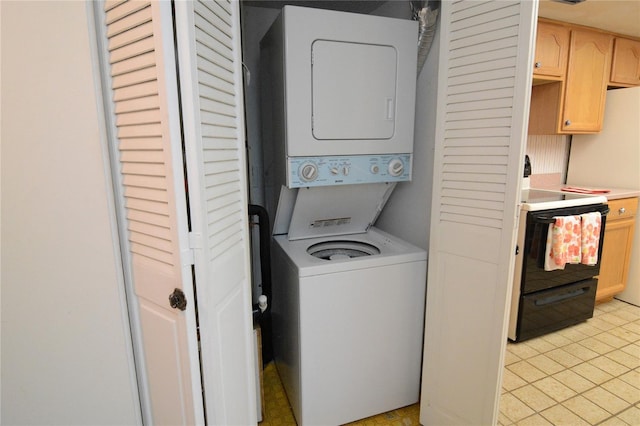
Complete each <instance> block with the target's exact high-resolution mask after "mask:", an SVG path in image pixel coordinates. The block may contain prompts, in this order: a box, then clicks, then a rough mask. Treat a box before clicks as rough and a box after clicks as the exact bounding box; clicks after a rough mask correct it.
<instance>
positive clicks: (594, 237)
mask: <svg viewBox="0 0 640 426" xmlns="http://www.w3.org/2000/svg"><path fill="white" fill-rule="evenodd" d="M580 220H581V222H582V227H581V231H582V238H581V253H582V256H581V259H580V263H582V264H584V265H591V266H593V265H595V264H596V263H598V247H599V245H600V224H601V223H602V216H601V215H600V212H592V213H585V214H582V215H580Z"/></svg>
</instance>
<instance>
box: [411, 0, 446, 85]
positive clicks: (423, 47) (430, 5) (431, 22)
mask: <svg viewBox="0 0 640 426" xmlns="http://www.w3.org/2000/svg"><path fill="white" fill-rule="evenodd" d="M425 4H426V5H425ZM411 10H412V12H413V19H414V20H415V21H418V23H419V32H418V74H420V71H421V70H422V67H423V66H424V63H425V61H426V60H427V54H428V53H429V49H431V44H432V43H433V37H434V36H435V33H436V24H437V22H438V12H439V10H440V0H428V1H424V0H423V1H412V2H411Z"/></svg>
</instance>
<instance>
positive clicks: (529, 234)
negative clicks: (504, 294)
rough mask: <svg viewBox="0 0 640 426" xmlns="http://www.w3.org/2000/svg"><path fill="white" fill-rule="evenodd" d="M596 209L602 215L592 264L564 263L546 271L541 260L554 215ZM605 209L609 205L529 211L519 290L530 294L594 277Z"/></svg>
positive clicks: (603, 227)
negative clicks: (597, 243) (598, 239)
mask: <svg viewBox="0 0 640 426" xmlns="http://www.w3.org/2000/svg"><path fill="white" fill-rule="evenodd" d="M595 211H598V212H600V214H601V215H602V222H601V226H600V244H599V245H600V247H599V249H598V262H597V263H596V264H595V265H593V266H590V265H583V264H567V265H565V267H564V269H556V270H553V271H545V269H544V260H545V250H546V244H547V235H548V232H549V225H550V224H552V223H554V219H553V218H554V217H555V216H569V215H580V214H584V213H589V212H595ZM608 212H609V207H608V206H607V205H606V204H598V205H588V206H579V207H567V208H562V209H554V210H541V211H533V212H528V213H527V222H526V232H525V244H524V252H523V264H522V275H521V281H520V283H521V285H520V293H521V294H529V293H533V292H536V291H540V290H545V289H549V288H553V287H558V286H562V285H566V284H570V283H575V282H578V281H582V280H587V279H590V278H593V277H595V276H597V275H598V274H599V273H600V259H601V257H602V246H603V243H604V230H605V225H606V214H607V213H608Z"/></svg>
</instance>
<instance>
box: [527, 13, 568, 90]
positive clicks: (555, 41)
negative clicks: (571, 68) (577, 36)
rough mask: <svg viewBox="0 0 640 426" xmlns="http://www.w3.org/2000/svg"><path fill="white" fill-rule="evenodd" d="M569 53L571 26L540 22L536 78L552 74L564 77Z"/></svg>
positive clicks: (534, 67)
mask: <svg viewBox="0 0 640 426" xmlns="http://www.w3.org/2000/svg"><path fill="white" fill-rule="evenodd" d="M568 54H569V28H567V27H564V26H562V25H556V24H552V23H549V22H539V23H538V33H537V36H536V54H535V60H534V65H533V74H534V78H535V77H538V76H550V77H557V78H564V75H565V73H566V71H567V57H568Z"/></svg>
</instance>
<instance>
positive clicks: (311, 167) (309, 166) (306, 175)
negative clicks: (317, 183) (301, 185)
mask: <svg viewBox="0 0 640 426" xmlns="http://www.w3.org/2000/svg"><path fill="white" fill-rule="evenodd" d="M298 175H299V176H300V179H302V180H303V181H305V182H311V181H314V180H315V179H316V178H317V177H318V166H317V165H316V164H315V163H312V162H310V161H309V162H306V163H303V164H302V165H301V166H300V168H299V169H298Z"/></svg>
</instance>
